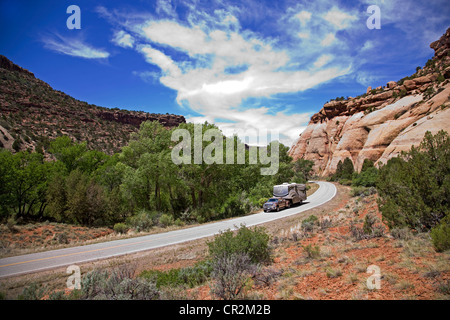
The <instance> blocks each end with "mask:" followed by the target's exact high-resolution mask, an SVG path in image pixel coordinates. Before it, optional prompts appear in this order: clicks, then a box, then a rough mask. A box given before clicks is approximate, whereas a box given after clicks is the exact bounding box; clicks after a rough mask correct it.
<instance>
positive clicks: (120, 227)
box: [113, 222, 128, 233]
mask: <svg viewBox="0 0 450 320" xmlns="http://www.w3.org/2000/svg"><path fill="white" fill-rule="evenodd" d="M113 229H114V232H116V233H127V231H128V226H127V225H126V224H125V223H122V222H119V223H116V224H115V225H114V228H113Z"/></svg>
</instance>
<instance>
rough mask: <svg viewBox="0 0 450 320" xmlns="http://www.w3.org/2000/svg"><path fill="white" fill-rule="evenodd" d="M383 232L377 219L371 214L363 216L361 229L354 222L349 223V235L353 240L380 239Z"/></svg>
mask: <svg viewBox="0 0 450 320" xmlns="http://www.w3.org/2000/svg"><path fill="white" fill-rule="evenodd" d="M384 232H385V231H384V228H383V226H382V225H381V223H380V220H379V219H378V217H376V216H375V215H374V214H371V213H369V214H367V215H366V216H365V218H364V223H363V226H362V227H360V226H358V225H357V222H356V221H355V220H352V221H351V223H350V234H351V235H352V237H353V238H354V239H355V240H363V239H370V238H375V237H382V236H383V235H384Z"/></svg>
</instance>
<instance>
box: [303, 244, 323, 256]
mask: <svg viewBox="0 0 450 320" xmlns="http://www.w3.org/2000/svg"><path fill="white" fill-rule="evenodd" d="M303 250H305V253H306V258H308V259H317V258H319V257H320V247H319V246H313V245H311V244H308V245H306V246H303Z"/></svg>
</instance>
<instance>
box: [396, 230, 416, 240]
mask: <svg viewBox="0 0 450 320" xmlns="http://www.w3.org/2000/svg"><path fill="white" fill-rule="evenodd" d="M391 235H392V236H393V237H394V239H398V240H411V239H412V237H413V234H412V232H411V230H410V229H409V228H406V227H405V228H393V229H392V230H391Z"/></svg>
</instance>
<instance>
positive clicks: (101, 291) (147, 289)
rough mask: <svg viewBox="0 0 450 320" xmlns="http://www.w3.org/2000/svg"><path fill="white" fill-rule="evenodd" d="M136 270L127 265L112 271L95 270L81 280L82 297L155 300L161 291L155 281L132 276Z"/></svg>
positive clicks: (89, 298)
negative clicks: (128, 267)
mask: <svg viewBox="0 0 450 320" xmlns="http://www.w3.org/2000/svg"><path fill="white" fill-rule="evenodd" d="M133 274H134V270H131V269H127V267H122V268H117V269H115V270H113V271H111V272H107V271H98V270H94V271H91V272H89V273H88V274H86V275H85V276H84V277H83V279H82V281H81V294H80V297H81V299H88V300H91V299H95V300H155V299H158V298H159V297H160V292H159V290H158V289H157V288H156V285H155V283H154V282H152V281H149V280H147V279H143V278H139V277H138V278H134V279H133V278H132V276H133Z"/></svg>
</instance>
